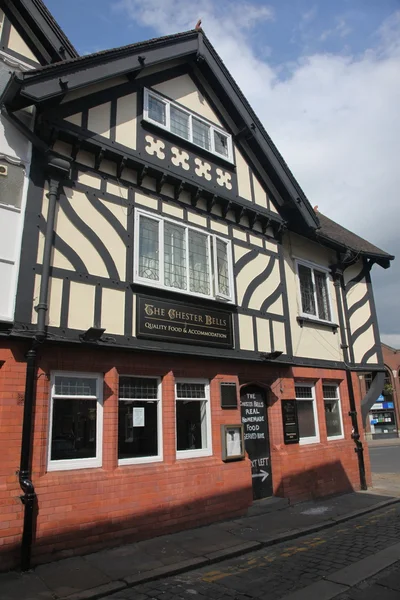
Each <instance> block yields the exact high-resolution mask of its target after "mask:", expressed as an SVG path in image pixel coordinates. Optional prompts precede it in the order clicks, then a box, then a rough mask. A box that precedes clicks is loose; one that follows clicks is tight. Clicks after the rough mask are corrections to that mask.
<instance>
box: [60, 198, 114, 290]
mask: <svg viewBox="0 0 400 600" xmlns="http://www.w3.org/2000/svg"><path fill="white" fill-rule="evenodd" d="M66 193H67V197H68V198H69V201H70V203H71V206H72V208H73V209H74V211H75V212H76V214H77V215H78V216H79V217H80V218H81V219H82V220H83V221H84V222H85V223H90V227H91V229H93V231H94V232H95V233H96V234H97V235H98V237H99V238H100V239H101V240H102V241H103V242H104V243H105V244H106V246H107V249H108V251H109V252H110V254H111V256H112V258H113V260H114V263H115V266H116V268H117V271H118V274H119V277H120V279H124V277H125V263H126V247H125V244H124V242H123V241H122V240H121V238H120V237H119V235H118V234H117V232H116V231H115V229H114V228H113V227H112V226H111V225H110V223H109V222H108V221H107V220H106V219H105V218H104V217H103V215H102V214H101V213H99V212H98V211H97V210H96V209H95V208H94V207H93V206H92V204H91V203H90V202H89V200H88V198H87V196H86V194H83V193H82V192H78V191H76V190H68V191H67V192H66Z"/></svg>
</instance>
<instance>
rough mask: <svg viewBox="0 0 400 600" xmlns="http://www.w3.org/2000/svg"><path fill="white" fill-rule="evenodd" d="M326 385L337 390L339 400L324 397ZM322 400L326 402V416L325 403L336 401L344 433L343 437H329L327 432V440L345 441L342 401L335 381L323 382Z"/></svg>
mask: <svg viewBox="0 0 400 600" xmlns="http://www.w3.org/2000/svg"><path fill="white" fill-rule="evenodd" d="M324 385H331V386H332V387H335V388H336V393H337V398H325V396H324V387H323V386H324ZM322 398H323V401H324V415H325V401H326V402H332V400H336V401H337V403H338V406H339V419H340V426H341V429H342V433H341V435H331V436H328V431H327V440H328V442H330V441H334V440H343V439H344V428H343V413H342V400H341V398H340V389H339V384H338V383H335V382H334V381H333V382H332V381H322ZM325 425H326V416H325Z"/></svg>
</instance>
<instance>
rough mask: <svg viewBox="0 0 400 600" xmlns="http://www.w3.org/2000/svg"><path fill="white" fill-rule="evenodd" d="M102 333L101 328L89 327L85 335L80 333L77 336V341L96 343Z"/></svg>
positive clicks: (103, 330)
mask: <svg viewBox="0 0 400 600" xmlns="http://www.w3.org/2000/svg"><path fill="white" fill-rule="evenodd" d="M104 332H105V329H102V328H101V327H89V329H88V330H87V331H85V333H82V334H81V335H80V336H79V339H80V340H81V342H98V341H99V340H100V339H101V336H102V335H103V333H104Z"/></svg>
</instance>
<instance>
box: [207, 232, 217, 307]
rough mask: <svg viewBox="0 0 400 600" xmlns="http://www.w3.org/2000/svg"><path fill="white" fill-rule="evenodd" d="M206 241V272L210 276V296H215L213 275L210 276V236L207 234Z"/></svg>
mask: <svg viewBox="0 0 400 600" xmlns="http://www.w3.org/2000/svg"><path fill="white" fill-rule="evenodd" d="M207 243H208V272H209V276H210V294H209V295H210V296H215V295H216V288H215V282H214V281H213V279H214V278H213V276H212V264H211V236H210V235H208V236H207Z"/></svg>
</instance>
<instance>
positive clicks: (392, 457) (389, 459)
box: [369, 445, 400, 473]
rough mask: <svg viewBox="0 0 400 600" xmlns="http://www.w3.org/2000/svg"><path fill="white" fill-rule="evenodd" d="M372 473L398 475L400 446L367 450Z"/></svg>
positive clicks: (399, 471)
mask: <svg viewBox="0 0 400 600" xmlns="http://www.w3.org/2000/svg"><path fill="white" fill-rule="evenodd" d="M369 455H370V457H371V470H372V473H400V445H398V446H375V447H373V448H370V449H369Z"/></svg>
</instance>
